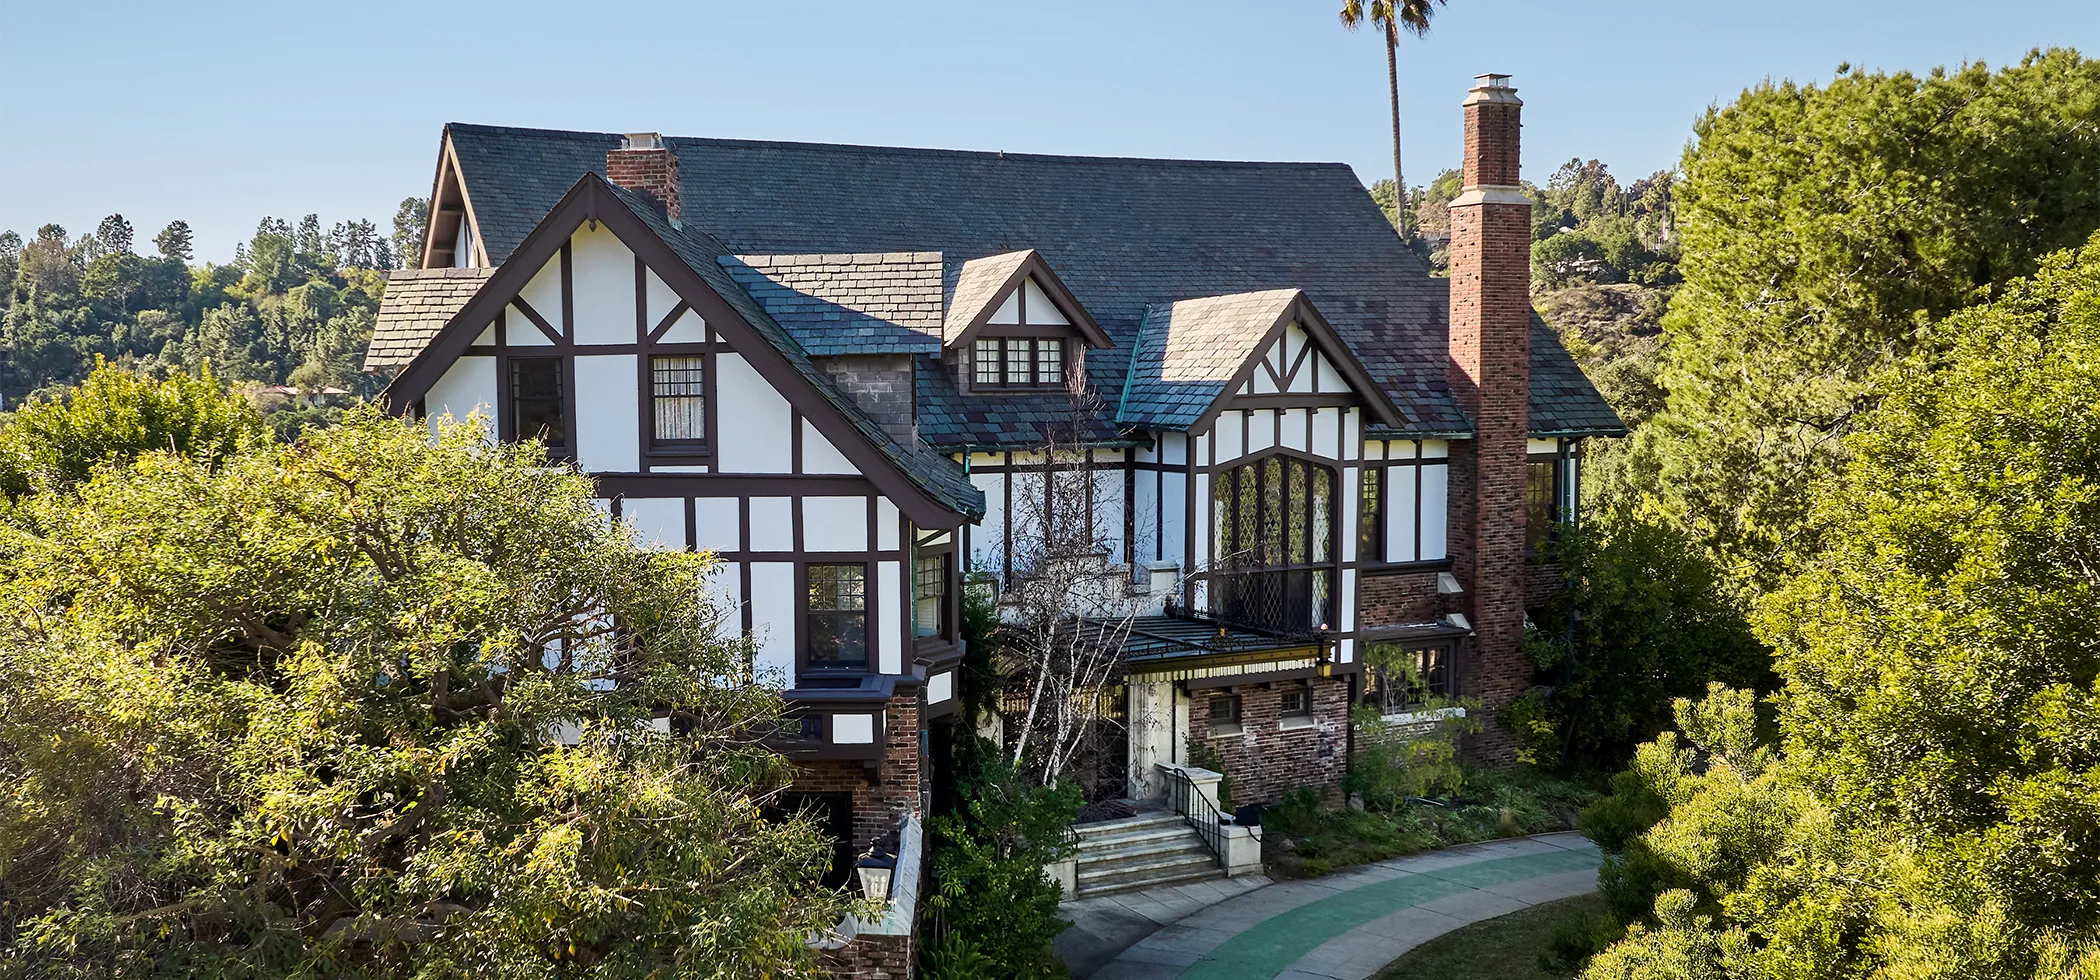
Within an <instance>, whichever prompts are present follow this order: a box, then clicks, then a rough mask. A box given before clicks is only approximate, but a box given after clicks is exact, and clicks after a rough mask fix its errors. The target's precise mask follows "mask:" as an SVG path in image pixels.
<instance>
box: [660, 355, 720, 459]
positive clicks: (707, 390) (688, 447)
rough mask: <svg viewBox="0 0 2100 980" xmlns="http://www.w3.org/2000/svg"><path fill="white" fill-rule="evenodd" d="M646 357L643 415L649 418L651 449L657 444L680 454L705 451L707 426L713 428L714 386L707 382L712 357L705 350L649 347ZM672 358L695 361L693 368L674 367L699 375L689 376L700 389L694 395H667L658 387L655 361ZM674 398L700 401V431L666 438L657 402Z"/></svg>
mask: <svg viewBox="0 0 2100 980" xmlns="http://www.w3.org/2000/svg"><path fill="white" fill-rule="evenodd" d="M646 359H647V370H648V372H649V399H648V400H649V412H648V415H647V416H645V417H646V418H647V420H648V421H647V424H648V426H649V446H650V448H652V449H655V448H658V447H663V448H667V449H673V450H676V451H678V452H681V453H692V452H695V451H699V452H704V451H706V448H707V444H708V439H707V436H708V432H709V430H710V429H712V427H713V423H714V407H715V406H714V398H713V397H712V393H713V391H714V386H713V385H711V384H709V382H710V381H712V380H713V377H712V375H713V374H714V372H713V371H712V370H710V367H711V365H710V363H709V362H710V361H711V360H713V359H712V358H710V357H708V356H707V353H706V352H705V351H687V352H680V351H662V350H651V351H650V352H649V353H648V355H647V356H646ZM673 359H676V360H680V361H691V362H695V366H694V367H692V368H681V369H677V370H694V371H697V372H698V373H699V377H698V378H697V379H690V380H697V381H698V383H699V385H700V391H699V393H698V394H697V395H666V394H664V393H663V392H661V391H659V390H658V387H659V385H660V384H661V382H660V381H659V380H658V367H657V362H658V361H666V360H673ZM673 398H677V399H688V398H689V399H694V400H696V401H698V402H699V403H700V432H699V434H697V435H694V436H691V437H687V438H679V437H667V436H665V435H664V434H663V432H662V430H661V428H660V423H659V420H658V416H657V404H658V403H659V402H661V401H664V400H666V399H673Z"/></svg>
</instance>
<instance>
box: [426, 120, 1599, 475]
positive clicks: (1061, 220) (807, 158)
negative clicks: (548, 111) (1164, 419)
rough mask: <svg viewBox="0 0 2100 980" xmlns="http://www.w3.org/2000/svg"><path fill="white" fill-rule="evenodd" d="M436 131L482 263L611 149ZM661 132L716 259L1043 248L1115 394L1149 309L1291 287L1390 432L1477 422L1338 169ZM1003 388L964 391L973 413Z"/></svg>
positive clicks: (1388, 244) (600, 167)
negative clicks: (1389, 417)
mask: <svg viewBox="0 0 2100 980" xmlns="http://www.w3.org/2000/svg"><path fill="white" fill-rule="evenodd" d="M447 135H448V138H449V140H450V143H451V146H452V147H453V150H454V153H455V154H456V156H457V159H458V161H459V164H460V173H461V175H462V178H463V180H464V181H465V183H466V184H467V185H468V186H469V187H471V188H472V195H473V206H474V213H475V220H476V225H477V228H478V230H479V232H480V234H481V236H482V241H481V247H482V248H483V249H484V251H485V252H486V253H487V255H488V257H489V260H490V261H491V262H496V263H501V262H503V261H504V259H505V258H506V257H507V256H508V255H509V254H510V251H511V250H512V249H514V248H516V247H517V244H518V243H519V242H520V241H522V240H523V238H524V236H525V235H526V233H527V232H529V231H530V230H531V229H532V228H533V227H534V225H536V224H537V223H538V221H539V220H540V217H541V216H543V215H544V214H546V213H547V210H548V209H549V208H551V207H552V206H553V204H554V202H555V201H557V200H559V199H560V198H561V196H562V194H563V193H564V192H565V191H567V189H568V188H569V187H570V186H571V185H572V184H574V183H575V180H576V176H577V175H578V174H582V173H584V172H587V171H588V172H597V173H602V172H603V171H604V168H605V153H606V151H607V150H610V149H613V148H615V147H617V146H619V143H620V137H619V135H618V134H613V133H583V132H566V131H558V130H540V129H514V128H506V127H492V126H472V125H464V124H458V123H455V124H453V125H451V126H450V127H448V129H447ZM664 142H665V145H666V146H668V147H669V148H670V149H671V150H672V152H674V153H676V154H677V155H678V158H679V170H680V173H681V174H682V177H683V184H682V186H681V188H680V192H679V193H680V199H681V208H682V218H683V221H682V224H683V225H684V226H685V227H686V228H696V229H705V231H706V232H707V233H708V234H709V235H711V236H712V238H713V239H714V240H716V241H718V242H719V243H721V244H722V245H723V249H724V253H725V254H730V253H734V254H760V255H770V254H810V253H838V252H903V251H938V252H940V253H942V254H943V255H944V256H946V257H947V262H948V264H949V266H950V268H949V272H950V274H951V275H953V274H956V273H958V272H959V269H958V268H957V267H958V266H959V265H960V264H961V262H960V259H961V258H962V257H966V256H991V255H999V254H1004V253H1010V252H1016V251H1020V250H1024V249H1029V248H1033V249H1036V250H1038V251H1040V253H1041V254H1042V256H1043V258H1044V260H1045V261H1046V262H1047V263H1048V264H1050V265H1053V266H1055V268H1056V270H1057V275H1058V278H1059V279H1060V280H1061V281H1062V282H1063V283H1064V284H1065V285H1066V286H1067V287H1068V288H1069V289H1070V291H1071V293H1072V295H1073V296H1074V297H1075V298H1076V299H1077V300H1078V302H1079V305H1080V306H1081V307H1082V308H1083V309H1084V310H1085V311H1086V312H1087V313H1088V314H1089V315H1090V316H1092V318H1093V319H1094V320H1095V321H1096V323H1098V324H1099V325H1100V327H1101V328H1102V330H1103V331H1104V332H1105V333H1106V334H1107V335H1108V336H1109V338H1110V339H1111V340H1113V341H1114V342H1115V343H1116V344H1117V346H1116V347H1113V348H1103V349H1094V350H1089V351H1087V352H1086V354H1085V357H1086V362H1087V375H1088V377H1089V379H1090V380H1092V381H1093V382H1094V383H1096V384H1098V385H1100V386H1102V388H1103V392H1102V394H1103V396H1104V397H1105V399H1106V400H1107V402H1108V403H1109V404H1110V405H1114V404H1116V403H1117V402H1118V401H1119V400H1120V398H1121V394H1122V392H1121V390H1120V389H1121V387H1122V381H1123V379H1124V378H1125V377H1126V375H1127V370H1126V368H1127V362H1128V357H1129V352H1130V348H1131V346H1132V342H1133V341H1134V340H1135V338H1136V336H1137V332H1138V325H1139V323H1140V321H1142V320H1143V319H1144V316H1145V311H1146V309H1147V308H1148V307H1150V306H1152V305H1154V304H1159V303H1171V302H1174V301H1175V300H1179V299H1184V298H1187V297H1191V296H1217V295H1222V294H1228V293H1241V292H1252V291H1259V290H1266V289H1276V288H1283V287H1292V286H1295V287H1299V288H1302V289H1304V290H1305V292H1306V294H1307V295H1308V296H1309V297H1310V298H1311V300H1312V302H1313V303H1314V304H1315V305H1317V306H1318V307H1319V309H1320V311H1321V312H1322V313H1323V314H1325V315H1326V317H1327V320H1328V322H1329V323H1330V324H1331V325H1332V326H1333V328H1334V330H1335V333H1336V334H1337V335H1339V336H1340V337H1342V338H1343V339H1344V340H1345V341H1346V342H1347V343H1348V346H1349V347H1350V349H1351V350H1353V351H1354V352H1355V353H1356V356H1357V357H1358V359H1359V360H1360V361H1361V362H1362V363H1363V365H1364V368H1365V370H1366V371H1367V372H1368V373H1369V375H1370V376H1371V377H1372V378H1374V379H1375V380H1376V382H1377V383H1378V384H1379V385H1380V386H1381V387H1383V388H1384V389H1385V391H1386V393H1387V395H1388V396H1389V397H1390V398H1391V400H1392V402H1393V403H1394V404H1395V405H1397V406H1398V407H1399V408H1400V410H1401V412H1402V413H1403V415H1404V416H1405V418H1406V422H1405V424H1404V426H1403V429H1404V432H1405V433H1450V434H1464V433H1468V432H1470V430H1471V429H1472V423H1471V422H1470V421H1469V420H1468V419H1466V417H1465V415H1464V414H1463V413H1462V412H1460V411H1459V409H1458V405H1457V403H1456V401H1455V400H1454V399H1453V398H1452V396H1451V393H1450V391H1449V389H1448V386H1447V384H1446V381H1445V376H1446V365H1447V362H1448V354H1447V351H1446V347H1445V337H1446V332H1445V329H1444V317H1443V305H1444V302H1445V285H1444V283H1442V282H1441V281H1439V280H1435V279H1432V278H1431V277H1430V276H1429V275H1428V270H1427V268H1426V267H1425V266H1424V265H1423V263H1422V261H1421V259H1420V258H1419V257H1417V256H1416V255H1415V254H1414V253H1413V252H1411V251H1409V250H1408V249H1407V248H1406V247H1405V246H1404V245H1403V244H1402V243H1401V241H1400V239H1399V237H1398V236H1396V235H1394V234H1393V229H1392V226H1391V225H1390V224H1389V223H1387V221H1386V219H1385V216H1384V215H1383V214H1382V213H1381V212H1380V211H1379V209H1378V207H1377V205H1375V204H1374V203H1372V201H1371V198H1370V195H1369V194H1367V193H1366V192H1365V191H1364V186H1363V184H1362V183H1361V182H1360V181H1358V180H1357V178H1356V174H1355V173H1354V172H1353V171H1351V170H1350V169H1349V168H1348V167H1347V166H1344V165H1342V164H1332V163H1231V162H1213V161H1193V160H1142V159H1120V158H1101V157H1070V156H1040V155H1034V154H1019V153H980V152H964V151H952V150H923V149H904V148H894V147H868V146H841V145H830V144H811V143H770V142H759V141H752V140H721V139H690V138H680V137H670V138H666V139H665V141H664ZM754 305H755V304H754ZM1532 350H1533V353H1532V361H1533V364H1532V376H1533V378H1534V388H1533V391H1534V395H1533V400H1534V402H1537V401H1539V400H1541V399H1545V400H1551V399H1556V398H1562V397H1570V396H1571V393H1572V396H1573V397H1579V398H1581V399H1583V400H1584V401H1585V403H1586V404H1585V406H1584V407H1582V408H1581V410H1580V411H1579V412H1577V413H1575V414H1576V415H1579V416H1583V417H1601V416H1598V414H1597V409H1599V408H1602V411H1603V412H1606V413H1608V412H1609V408H1608V407H1603V402H1602V399H1600V398H1597V397H1596V395H1595V391H1594V389H1592V388H1589V387H1588V386H1587V384H1586V383H1581V384H1577V385H1575V386H1573V387H1570V386H1568V385H1565V384H1563V382H1565V381H1571V380H1572V379H1571V378H1570V377H1569V375H1568V372H1569V371H1574V370H1575V368H1574V365H1573V362H1572V361H1569V360H1567V358H1566V353H1565V351H1563V350H1562V349H1561V348H1560V347H1559V346H1558V345H1557V344H1553V345H1547V344H1538V343H1534V344H1533V348H1532ZM1542 362H1543V363H1542ZM1577 374H1579V371H1578V372H1577ZM1541 382H1543V383H1545V387H1544V388H1543V389H1542V388H1541V387H1540V384H1541ZM1012 397H1014V396H1007V395H998V396H960V398H961V400H962V401H964V402H967V403H969V404H970V405H971V406H973V407H974V406H977V405H978V404H980V403H988V402H991V401H995V400H997V401H1002V402H1003V401H1006V400H1007V399H1010V398H1012ZM1541 417H1542V418H1544V417H1545V416H1544V415H1542V416H1541ZM929 421H931V422H933V423H934V426H935V428H941V427H943V426H947V427H949V428H950V429H952V430H954V431H955V432H956V433H957V435H958V438H960V439H963V440H965V441H967V440H979V439H982V440H984V441H991V440H994V439H998V438H1002V436H1001V435H1000V432H998V431H991V430H983V429H975V428H972V423H971V421H970V418H969V417H968V416H967V415H959V416H957V417H956V418H955V419H953V420H952V422H951V421H949V420H929V419H928V418H927V416H926V406H925V404H924V403H922V405H921V428H922V431H924V430H925V429H926V426H927V425H928V423H929ZM1613 431H1616V429H1615V430H1613Z"/></svg>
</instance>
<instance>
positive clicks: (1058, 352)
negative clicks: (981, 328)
mask: <svg viewBox="0 0 2100 980" xmlns="http://www.w3.org/2000/svg"><path fill="white" fill-rule="evenodd" d="M971 349H972V351H973V354H972V360H973V361H975V373H974V374H973V375H972V376H971V379H972V381H974V382H975V386H976V387H981V388H1063V387H1064V386H1065V342H1064V340H1063V339H1062V338H1059V337H986V338H983V339H980V340H978V341H977V342H976V344H974V345H973V346H972V348H971Z"/></svg>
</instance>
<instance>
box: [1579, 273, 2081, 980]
mask: <svg viewBox="0 0 2100 980" xmlns="http://www.w3.org/2000/svg"><path fill="white" fill-rule="evenodd" d="M1929 333H1930V335H1931V336H1930V340H1931V342H1930V343H1929V344H1917V345H1913V346H1914V347H1916V348H1917V349H1915V350H1914V351H1913V352H1912V353H1911V354H1910V355H1909V356H1907V357H1905V358H1904V359H1902V360H1901V361H1900V362H1898V363H1897V364H1896V365H1894V366H1893V368H1892V369H1891V370H1890V372H1889V373H1888V374H1887V375H1886V376H1885V378H1884V379H1883V388H1882V391H1883V397H1882V398H1881V399H1880V401H1879V403H1878V404H1877V405H1876V406H1875V407H1874V408H1872V409H1870V410H1868V411H1866V412H1864V413H1863V414H1862V415H1861V417H1860V420H1859V422H1858V424H1857V425H1856V426H1855V427H1854V428H1855V431H1853V432H1852V434H1851V435H1850V436H1849V437H1848V438H1847V440H1846V449H1847V454H1846V460H1845V462H1844V463H1843V465H1842V466H1841V467H1840V468H1839V469H1838V471H1837V473H1836V475H1835V477H1834V478H1833V479H1832V480H1830V481H1828V483H1827V485H1825V486H1824V487H1823V488H1822V489H1821V491H1820V492H1819V493H1817V495H1816V499H1815V501H1814V503H1813V505H1812V508H1811V509H1810V515H1809V519H1811V520H1813V522H1814V524H1815V527H1814V532H1815V534H1816V536H1817V540H1819V541H1821V542H1822V547H1821V549H1819V551H1818V552H1817V553H1816V554H1814V555H1813V556H1808V557H1806V558H1805V559H1804V562H1803V564H1802V566H1801V567H1800V568H1799V570H1798V571H1797V572H1796V573H1795V574H1793V575H1792V576H1790V577H1789V578H1788V579H1786V580H1785V581H1784V582H1783V583H1782V585H1781V586H1780V587H1779V588H1778V589H1777V590H1776V591H1774V592H1773V593H1772V594H1771V595H1770V596H1768V597H1767V598H1766V599H1765V600H1764V601H1763V602H1762V604H1761V606H1760V609H1759V611H1758V615H1757V625H1758V629H1759V632H1760V634H1761V635H1762V636H1763V637H1764V638H1765V639H1766V640H1767V641H1768V642H1770V643H1771V644H1772V645H1773V647H1774V648H1775V649H1776V650H1777V652H1778V661H1777V666H1778V670H1779V672H1780V674H1781V676H1782V678H1783V679H1784V681H1785V686H1784V687H1783V689H1782V690H1781V692H1780V693H1779V694H1778V695H1777V696H1776V698H1775V699H1774V700H1775V702H1776V706H1777V708H1778V715H1777V721H1778V739H1777V741H1776V743H1767V742H1765V741H1764V740H1761V739H1760V738H1758V737H1757V735H1756V732H1757V730H1758V723H1757V721H1756V719H1755V717H1754V713H1753V711H1752V708H1751V703H1750V700H1749V699H1748V697H1747V696H1745V695H1742V694H1731V693H1728V692H1722V693H1720V694H1718V695H1716V696H1715V697H1714V698H1712V699H1710V700H1709V701H1708V702H1706V703H1705V704H1704V705H1692V704H1689V703H1680V705H1679V711H1678V716H1679V721H1680V724H1681V726H1682V727H1683V728H1684V731H1685V734H1686V740H1685V741H1686V742H1689V743H1690V745H1689V746H1688V745H1686V744H1684V743H1683V742H1680V741H1679V740H1678V739H1676V738H1675V737H1674V736H1665V737H1664V738H1663V739H1661V740H1660V741H1658V742H1655V743H1653V744H1651V745H1649V746H1646V747H1644V748H1643V749H1642V750H1641V751H1640V753H1639V756H1638V761H1637V762H1636V764H1635V767H1634V769H1633V770H1632V772H1631V773H1629V774H1627V775H1626V776H1622V777H1621V779H1620V783H1619V793H1618V794H1617V795H1616V796H1615V797H1614V798H1613V800H1612V801H1610V802H1609V803H1607V804H1606V805H1604V806H1603V807H1602V808H1601V809H1600V810H1599V811H1598V812H1596V813H1594V814H1593V815H1591V817H1590V818H1589V819H1588V821H1587V824H1586V825H1587V826H1588V827H1589V828H1590V829H1591V830H1592V831H1593V832H1594V833H1596V834H1597V835H1598V838H1599V840H1600V842H1601V843H1604V844H1605V845H1606V846H1607V847H1609V848H1612V849H1615V850H1620V851H1622V853H1623V855H1624V856H1623V857H1621V858H1618V859H1615V860H1614V861H1613V862H1612V863H1611V864H1609V865H1608V866H1607V873H1606V885H1607V892H1608V893H1610V894H1611V895H1612V896H1613V897H1614V899H1615V900H1616V901H1617V902H1618V903H1619V904H1620V905H1621V907H1622V908H1625V909H1626V910H1628V911H1632V912H1646V913H1649V918H1648V922H1647V924H1646V925H1645V926H1644V927H1643V928H1639V929H1636V930H1635V932H1634V933H1633V934H1632V935H1631V936H1629V937H1628V938H1627V939H1626V940H1624V941H1623V942H1622V943H1621V944H1620V945H1619V946H1618V947H1616V948H1614V949H1612V950H1610V951H1608V952H1606V953H1605V954H1604V955H1602V956H1600V957H1599V958H1598V960H1597V961H1596V962H1595V963H1594V964H1593V965H1592V967H1591V969H1590V972H1589V974H1588V975H1589V976H1590V977H1592V978H1619V977H1626V978H1632V977H1642V978H1646V977H1657V978H1660V977H1680V976H1732V977H1788V978H1801V980H1811V978H1825V977H1828V978H1838V977H1845V978H1853V977H1891V978H1894V977H1915V976H1927V975H1931V976H1962V977H1978V978H1996V977H2007V978H2011V977H2032V976H2047V977H2057V976H2063V977H2070V976H2078V977H2091V976H2100V952H2096V951H2095V949H2094V948H2093V947H2092V946H2091V945H2090V944H2091V943H2092V941H2093V940H2094V937H2095V936H2100V634H2096V633H2095V631H2094V630H2093V628H2092V612H2093V610H2094V609H2095V608H2096V607H2100V601H2096V600H2100V579H2096V578H2095V576H2094V569H2095V568H2100V235H2096V236H2094V237H2093V238H2092V239H2091V240H2090V241H2089V242H2087V243H2086V244H2085V246H2084V247H2083V248H2082V249H2080V250H2077V251H2066V252H2063V253H2059V254H2057V255H2054V256H2050V257H2048V258H2046V259H2044V260H2042V261H2041V263H2040V271H2039V272H2038V273H2037V274H2036V275H2034V276H2033V277H2031V278H2028V279H2021V280H2015V281H2012V282H2010V283H2007V284H2005V285H2004V286H2003V287H2002V288H2001V289H1999V290H1998V297H1997V298H1996V299H1995V300H1993V301H1992V302H1990V303H1989V304H1987V305H1983V306H1979V307H1975V308H1972V309H1969V310H1966V311H1963V312H1960V313H1957V314H1955V315H1953V316H1950V317H1948V318H1946V319H1944V320H1942V321H1940V322H1939V323H1937V324H1936V325H1934V326H1932V327H1931V328H1930V331H1929ZM1693 747H1696V748H1697V749H1698V750H1699V751H1697V752H1695V751H1693ZM1658 818H1659V819H1658ZM1650 901H1652V902H1653V904H1652V906H1650V905H1649V904H1648V903H1649V902H1650Z"/></svg>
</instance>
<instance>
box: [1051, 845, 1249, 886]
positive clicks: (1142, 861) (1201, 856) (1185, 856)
mask: <svg viewBox="0 0 2100 980" xmlns="http://www.w3.org/2000/svg"><path fill="white" fill-rule="evenodd" d="M1188 865H1208V866H1209V867H1212V868H1215V867H1217V866H1218V858H1217V855H1215V854H1212V853H1211V852H1210V851H1208V850H1205V849H1203V848H1200V847H1196V848H1175V849H1173V850H1162V851H1156V852H1154V853H1151V854H1145V855H1139V856H1136V857H1130V858H1124V859H1121V860H1117V861H1103V862H1098V863H1091V864H1089V863H1082V864H1080V865H1079V868H1078V874H1079V883H1080V885H1082V886H1084V885H1085V884H1086V883H1087V882H1090V881H1104V880H1107V879H1110V878H1118V877H1121V876H1124V875H1135V874H1142V873H1144V872H1148V871H1156V872H1159V873H1161V874H1167V873H1172V872H1175V871H1177V870H1178V869H1180V868H1183V867H1185V866H1188Z"/></svg>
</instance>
